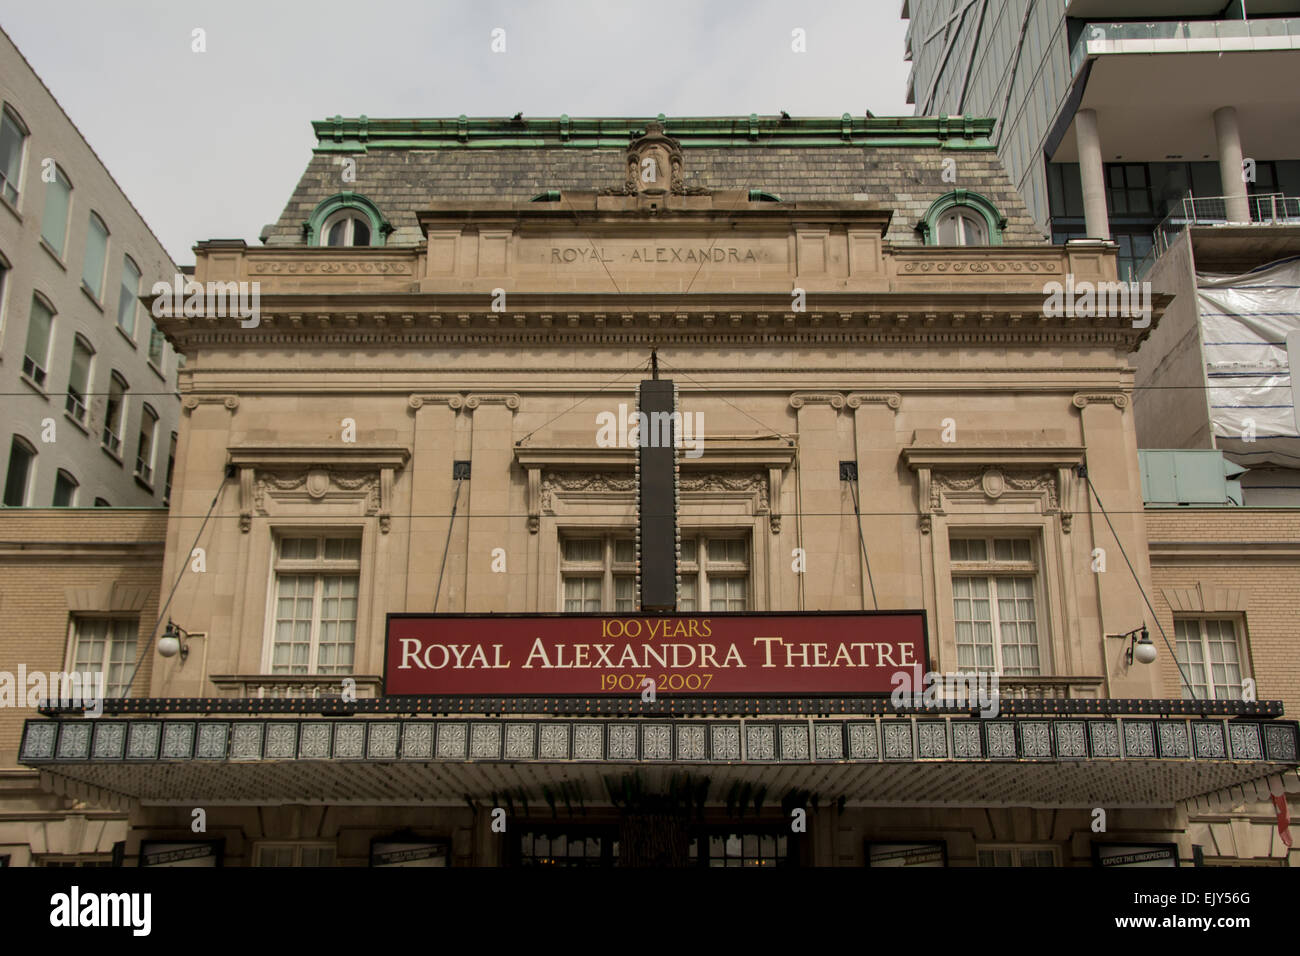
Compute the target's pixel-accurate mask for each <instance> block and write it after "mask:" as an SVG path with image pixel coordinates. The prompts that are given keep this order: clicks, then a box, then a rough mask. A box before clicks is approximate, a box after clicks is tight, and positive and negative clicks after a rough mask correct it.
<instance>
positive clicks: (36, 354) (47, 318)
mask: <svg viewBox="0 0 1300 956" xmlns="http://www.w3.org/2000/svg"><path fill="white" fill-rule="evenodd" d="M53 324H54V313H53V312H51V311H50V310H49V309H47V308H46V307H45V304H44V303H43V302H41V300H40V299H37V298H33V299H32V312H31V318H30V320H29V321H28V323H27V347H26V349H25V351H24V353H23V374H24V375H26V376H27V377H28V378H30V379H31V380H32V381H33V382H35V383H36V384H37V385H44V384H45V370H46V367H47V362H48V359H49V352H50V328H51V326H52V325H53Z"/></svg>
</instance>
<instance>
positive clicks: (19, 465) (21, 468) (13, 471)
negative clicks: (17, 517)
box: [4, 437, 36, 508]
mask: <svg viewBox="0 0 1300 956" xmlns="http://www.w3.org/2000/svg"><path fill="white" fill-rule="evenodd" d="M35 459H36V455H35V453H34V452H33V451H32V450H31V449H30V448H28V447H27V446H26V445H25V444H23V442H22V441H20V440H19V439H18V438H17V437H15V438H14V439H13V440H12V442H11V443H10V445H9V470H8V472H7V473H6V475H5V498H4V501H5V504H6V505H8V506H10V507H11V508H21V507H22V506H23V505H25V504H27V488H28V485H29V484H30V482H31V473H32V463H33V462H34V461H35Z"/></svg>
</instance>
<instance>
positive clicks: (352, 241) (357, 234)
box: [320, 209, 370, 246]
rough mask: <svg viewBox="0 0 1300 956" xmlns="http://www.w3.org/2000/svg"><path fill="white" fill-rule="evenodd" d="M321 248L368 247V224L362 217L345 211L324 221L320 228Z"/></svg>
mask: <svg viewBox="0 0 1300 956" xmlns="http://www.w3.org/2000/svg"><path fill="white" fill-rule="evenodd" d="M320 234H321V245H322V246H368V245H370V223H369V222H367V221H366V219H365V217H364V216H359V215H357V214H356V213H355V212H352V211H350V210H347V209H343V210H340V211H339V212H336V213H335V214H334V215H332V216H330V217H329V218H328V219H326V220H325V222H324V224H323V225H322V226H321V228H320Z"/></svg>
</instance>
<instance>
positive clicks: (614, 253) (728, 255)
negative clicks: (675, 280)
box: [550, 245, 759, 265]
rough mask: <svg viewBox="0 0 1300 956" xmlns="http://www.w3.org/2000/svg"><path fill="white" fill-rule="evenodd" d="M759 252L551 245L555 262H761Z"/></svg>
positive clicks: (734, 248)
mask: <svg viewBox="0 0 1300 956" xmlns="http://www.w3.org/2000/svg"><path fill="white" fill-rule="evenodd" d="M758 261H759V256H758V253H757V252H756V251H755V250H754V249H753V248H749V247H744V246H740V247H737V246H700V247H693V246H633V247H631V248H612V247H609V246H590V245H589V246H551V258H550V262H551V264H552V265H565V264H583V265H586V264H594V263H598V262H605V263H629V264H630V263H647V262H657V263H663V264H665V265H672V264H673V263H682V264H689V263H696V264H698V263H702V262H715V263H738V264H743V263H746V262H753V263H757V262H758Z"/></svg>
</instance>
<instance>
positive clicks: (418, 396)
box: [406, 392, 465, 411]
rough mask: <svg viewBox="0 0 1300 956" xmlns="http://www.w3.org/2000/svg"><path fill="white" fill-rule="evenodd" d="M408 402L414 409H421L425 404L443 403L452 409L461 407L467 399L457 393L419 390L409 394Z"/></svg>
mask: <svg viewBox="0 0 1300 956" xmlns="http://www.w3.org/2000/svg"><path fill="white" fill-rule="evenodd" d="M406 404H407V405H408V406H409V407H410V409H411V410H412V411H419V410H420V409H421V408H423V407H424V406H425V405H443V404H445V405H447V407H449V408H451V409H459V408H461V407H462V406H464V404H465V399H464V397H463V396H461V395H459V394H456V393H441V392H419V393H415V394H412V395H410V396H408V397H407V399H406Z"/></svg>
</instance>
